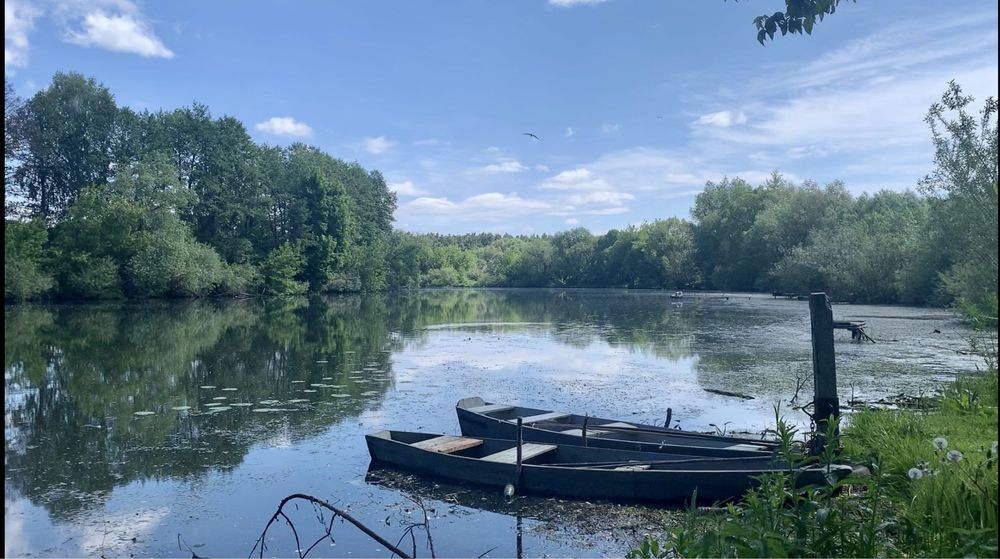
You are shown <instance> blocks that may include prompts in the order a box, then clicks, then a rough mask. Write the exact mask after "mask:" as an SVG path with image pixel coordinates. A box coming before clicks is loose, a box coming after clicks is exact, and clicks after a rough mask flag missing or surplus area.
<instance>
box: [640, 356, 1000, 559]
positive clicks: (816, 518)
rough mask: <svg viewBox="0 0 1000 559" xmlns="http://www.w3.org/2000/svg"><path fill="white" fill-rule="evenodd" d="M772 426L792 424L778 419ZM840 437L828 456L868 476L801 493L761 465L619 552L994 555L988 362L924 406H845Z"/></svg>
mask: <svg viewBox="0 0 1000 559" xmlns="http://www.w3.org/2000/svg"><path fill="white" fill-rule="evenodd" d="M777 431H778V433H779V438H788V436H789V435H791V434H793V433H790V432H789V431H790V430H789V428H788V427H787V426H785V425H784V424H783V423H782V422H780V421H779V422H778V429H777ZM841 443H842V453H841V455H840V456H839V457H837V458H836V459H837V460H838V461H847V462H850V463H853V464H863V465H866V466H867V467H868V468H869V470H870V472H871V475H870V476H865V477H850V478H847V479H845V480H842V481H840V482H837V483H835V484H833V485H831V486H830V487H825V488H819V489H812V490H809V491H807V492H800V491H797V490H794V489H793V487H794V475H793V474H777V475H769V476H765V477H764V478H763V479H762V482H761V484H760V486H759V487H758V488H756V489H754V490H752V491H750V492H749V493H748V494H747V495H746V497H745V499H744V500H743V501H742V502H740V503H738V504H733V505H729V506H728V507H727V508H726V509H724V510H722V511H707V512H706V511H699V510H698V509H691V510H690V511H689V513H688V514H687V516H686V518H685V520H684V522H683V523H682V525H681V526H680V527H679V528H677V529H674V530H671V531H669V532H668V533H667V534H665V535H663V536H662V537H659V538H648V539H646V541H644V542H643V543H642V545H641V546H640V547H639V548H637V549H634V550H633V551H632V552H631V553H630V554H629V557H633V558H636V557H970V556H975V557H996V556H997V370H996V368H995V367H992V368H990V369H989V370H987V371H986V372H984V373H981V374H978V375H975V376H967V377H962V378H959V379H958V380H956V381H955V382H954V383H953V384H951V385H950V386H948V387H947V388H946V389H945V390H944V391H943V392H942V393H941V394H940V395H937V396H936V397H934V398H930V399H928V400H927V407H925V408H921V409H898V410H887V409H868V410H864V411H861V412H859V413H856V414H854V415H852V416H851V417H850V421H849V424H847V425H845V426H844V429H843V433H842V435H841ZM785 448H786V450H788V449H790V447H789V445H785ZM824 458H825V459H827V460H829V459H832V458H833V456H827V457H819V458H818V461H820V462H822V461H823V460H824Z"/></svg>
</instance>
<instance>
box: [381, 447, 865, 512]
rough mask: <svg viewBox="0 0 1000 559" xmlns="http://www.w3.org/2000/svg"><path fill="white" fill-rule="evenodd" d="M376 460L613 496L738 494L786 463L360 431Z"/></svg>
mask: <svg viewBox="0 0 1000 559" xmlns="http://www.w3.org/2000/svg"><path fill="white" fill-rule="evenodd" d="M365 440H366V442H367V443H368V453H369V454H370V455H371V458H372V462H373V463H374V464H377V465H388V466H392V467H395V468H398V469H403V470H408V471H412V472H416V473H420V474H425V475H429V476H433V477H436V478H441V479H447V480H452V481H458V482H465V483H473V484H476V485H485V486H491V487H505V486H506V485H507V484H511V485H514V486H515V487H516V488H517V492H518V493H520V494H536V495H551V496H558V497H566V498H577V499H607V500H614V501H658V502H664V503H682V502H684V501H690V499H691V496H692V493H693V492H694V491H695V490H697V496H698V501H699V502H719V501H727V500H732V499H736V498H739V497H740V496H742V495H743V494H744V493H745V492H746V491H747V489H750V488H751V487H753V486H755V485H756V484H757V483H758V480H757V479H756V478H755V476H759V475H761V474H764V473H768V472H779V471H788V469H787V468H786V467H785V466H784V465H783V464H781V463H780V462H778V460H777V459H776V458H775V457H774V456H760V457H754V456H751V457H745V458H707V457H692V456H689V455H681V454H669V453H662V452H631V451H624V450H616V449H608V448H592V447H583V446H572V445H559V444H540V443H523V444H522V445H521V455H522V461H521V464H522V467H521V472H520V475H518V468H517V442H516V441H512V440H504V439H485V438H477V437H459V436H451V435H432V434H426V433H412V432H406V431H379V432H377V433H372V434H370V435H366V436H365ZM795 471H796V472H797V473H798V478H797V479H798V483H799V484H800V485H814V484H825V483H828V482H829V481H830V480H833V479H840V478H843V477H845V476H846V475H848V474H849V473H850V472H851V468H850V467H849V466H840V465H836V466H832V467H831V468H830V469H829V471H827V469H826V468H823V467H809V468H800V469H797V470H795Z"/></svg>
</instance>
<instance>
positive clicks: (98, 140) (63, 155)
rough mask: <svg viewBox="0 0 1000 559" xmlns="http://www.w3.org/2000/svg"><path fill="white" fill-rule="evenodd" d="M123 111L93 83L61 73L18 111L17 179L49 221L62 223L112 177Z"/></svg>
mask: <svg viewBox="0 0 1000 559" xmlns="http://www.w3.org/2000/svg"><path fill="white" fill-rule="evenodd" d="M117 116H118V109H117V107H116V106H115V100H114V97H112V95H111V92H110V91H108V89H107V88H106V87H104V86H102V85H99V84H98V83H97V82H96V81H94V79H93V78H89V79H88V78H84V77H83V76H81V75H80V74H63V73H57V74H56V75H55V76H53V78H52V84H51V85H50V86H49V87H47V88H45V89H43V90H41V91H39V92H38V93H36V94H35V95H34V96H33V97H32V98H31V99H30V100H28V102H27V103H26V104H25V105H24V107H23V108H22V109H21V110H20V111H19V116H18V117H17V120H18V124H17V126H16V127H15V128H14V130H15V131H16V133H18V134H19V135H20V141H21V142H23V145H24V149H23V153H22V154H21V155H20V156H19V161H18V165H17V168H16V169H15V170H14V173H13V179H14V181H15V183H17V185H18V186H19V190H20V191H21V192H23V193H24V194H25V195H26V196H27V197H28V199H29V201H30V207H31V209H32V210H33V211H34V212H35V213H37V214H38V215H40V216H41V217H42V218H43V219H45V220H51V219H58V218H59V217H61V216H62V214H63V212H64V211H65V210H66V208H67V207H68V206H69V204H70V203H72V202H73V200H75V199H76V197H77V195H78V194H79V193H80V191H81V190H83V188H85V187H87V186H91V185H97V184H104V183H106V182H107V180H108V178H109V177H110V176H111V172H112V171H111V163H112V146H113V145H114V137H115V134H114V133H115V129H116V126H115V122H116V119H117Z"/></svg>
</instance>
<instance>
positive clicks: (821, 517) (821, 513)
mask: <svg viewBox="0 0 1000 559" xmlns="http://www.w3.org/2000/svg"><path fill="white" fill-rule="evenodd" d="M829 516H830V509H828V508H825V507H824V508H821V509H819V510H817V511H816V520H817V521H818V522H826V519H827V517H829Z"/></svg>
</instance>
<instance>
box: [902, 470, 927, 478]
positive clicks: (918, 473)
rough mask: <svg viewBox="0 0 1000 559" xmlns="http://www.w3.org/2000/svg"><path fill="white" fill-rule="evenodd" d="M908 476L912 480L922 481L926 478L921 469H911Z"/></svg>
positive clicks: (907, 473)
mask: <svg viewBox="0 0 1000 559" xmlns="http://www.w3.org/2000/svg"><path fill="white" fill-rule="evenodd" d="M906 475H908V476H910V479H920V478H922V477H924V471H923V470H921V469H920V468H910V471H908V472H906Z"/></svg>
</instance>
